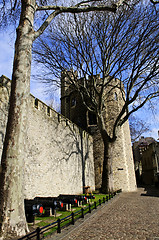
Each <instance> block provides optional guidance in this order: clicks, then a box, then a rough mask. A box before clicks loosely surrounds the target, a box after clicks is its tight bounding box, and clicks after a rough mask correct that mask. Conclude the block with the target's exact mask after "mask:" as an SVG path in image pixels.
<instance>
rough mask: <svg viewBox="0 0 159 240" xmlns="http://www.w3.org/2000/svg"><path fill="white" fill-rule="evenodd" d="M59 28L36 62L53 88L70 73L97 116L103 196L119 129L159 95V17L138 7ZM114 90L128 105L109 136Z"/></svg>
mask: <svg viewBox="0 0 159 240" xmlns="http://www.w3.org/2000/svg"><path fill="white" fill-rule="evenodd" d="M134 4H136V3H135V2H134ZM55 28H56V27H55ZM55 28H54V27H51V28H50V31H49V32H48V34H47V35H46V36H47V37H46V36H45V39H47V41H45V40H44V39H39V41H38V42H37V46H38V47H36V46H35V59H36V61H37V63H40V64H43V66H44V67H45V70H46V69H47V70H46V76H45V75H44V76H43V81H45V82H46V83H48V84H49V86H50V84H59V82H58V81H57V79H60V72H61V71H62V72H65V74H66V76H67V78H68V79H69V82H70V84H72V86H73V87H74V88H75V89H76V91H77V92H78V94H80V96H81V99H82V102H83V104H84V105H85V107H86V109H87V110H88V111H89V112H91V113H93V114H95V115H96V118H97V124H98V128H99V130H100V133H101V136H102V139H103V144H104V156H103V177H102V191H103V192H107V191H108V190H109V187H110V174H111V159H110V158H109V150H110V146H111V144H112V143H113V142H115V141H116V138H117V133H118V131H119V129H120V128H121V126H122V125H123V124H124V123H125V122H126V121H127V120H128V118H129V117H130V116H131V115H132V114H133V113H134V112H136V111H137V110H138V109H140V108H141V107H142V106H144V104H145V103H148V102H149V101H150V100H151V99H155V98H157V97H158V96H159V25H158V12H157V13H156V10H155V9H154V8H153V6H152V5H151V4H150V3H149V4H148V5H144V4H143V5H142V4H141V3H139V4H137V5H131V8H129V7H126V8H125V7H123V8H121V9H119V10H118V12H117V13H116V14H115V15H112V14H111V13H109V14H105V13H103V14H100V15H99V14H98V13H92V14H89V16H87V17H86V16H85V15H83V14H82V16H80V17H79V16H77V15H76V14H75V15H74V16H73V17H72V16H70V18H69V19H68V20H67V25H66V24H65V22H62V19H60V22H59V24H58V28H56V29H55ZM55 32H56V34H55ZM41 67H42V65H41ZM70 72H71V73H72V74H71V75H70ZM77 74H78V77H77ZM95 76H98V77H95ZM81 78H82V81H80V79H81ZM114 79H118V81H117V82H116V83H115V81H114ZM90 86H91V87H90ZM107 89H108V90H107ZM114 91H116V92H120V95H121V96H122V98H123V106H122V107H121V109H120V110H119V111H118V110H117V111H116V110H115V109H114V111H116V112H117V114H116V116H115V115H114V116H112V121H111V131H110V129H109V130H108V128H107V121H110V119H105V111H104V109H105V108H106V105H107V104H111V102H110V96H111V94H114ZM112 108H113V104H112ZM109 125H110V123H109Z"/></svg>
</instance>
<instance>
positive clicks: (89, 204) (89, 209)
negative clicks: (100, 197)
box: [89, 204, 91, 213]
mask: <svg viewBox="0 0 159 240" xmlns="http://www.w3.org/2000/svg"><path fill="white" fill-rule="evenodd" d="M89 213H91V204H89Z"/></svg>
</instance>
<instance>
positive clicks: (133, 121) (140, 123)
mask: <svg viewBox="0 0 159 240" xmlns="http://www.w3.org/2000/svg"><path fill="white" fill-rule="evenodd" d="M129 125H130V133H131V141H132V142H135V141H136V140H137V139H138V138H139V137H140V136H141V135H143V134H144V133H146V132H148V131H149V130H150V127H149V126H148V124H147V123H146V122H145V121H144V120H143V119H139V118H137V117H135V116H133V115H131V116H130V117H129Z"/></svg>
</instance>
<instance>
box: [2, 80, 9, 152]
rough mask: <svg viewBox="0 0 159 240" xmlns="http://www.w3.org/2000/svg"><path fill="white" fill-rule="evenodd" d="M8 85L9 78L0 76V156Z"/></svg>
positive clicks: (7, 103)
mask: <svg viewBox="0 0 159 240" xmlns="http://www.w3.org/2000/svg"><path fill="white" fill-rule="evenodd" d="M10 87H11V84H10V80H9V79H8V78H6V77H3V76H2V77H1V78H0V156H1V155H2V150H3V141H4V138H5V132H6V125H7V118H8V107H9V96H10Z"/></svg>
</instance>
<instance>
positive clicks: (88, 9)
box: [37, 4, 117, 13]
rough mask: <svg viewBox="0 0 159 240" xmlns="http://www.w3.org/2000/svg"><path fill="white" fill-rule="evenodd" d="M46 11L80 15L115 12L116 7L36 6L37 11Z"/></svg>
mask: <svg viewBox="0 0 159 240" xmlns="http://www.w3.org/2000/svg"><path fill="white" fill-rule="evenodd" d="M46 10H58V11H61V12H63V13H66V12H67V13H82V12H91V11H109V12H114V13H115V12H116V10H117V6H116V5H115V4H114V5H112V6H111V7H109V6H105V5H103V6H89V7H81V8H79V7H78V6H77V7H76V6H74V7H64V6H54V5H53V6H38V8H37V11H46Z"/></svg>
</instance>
